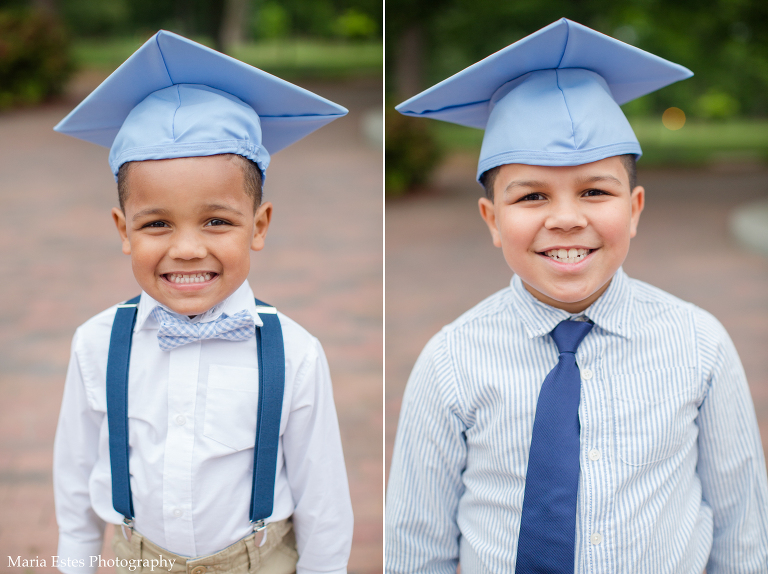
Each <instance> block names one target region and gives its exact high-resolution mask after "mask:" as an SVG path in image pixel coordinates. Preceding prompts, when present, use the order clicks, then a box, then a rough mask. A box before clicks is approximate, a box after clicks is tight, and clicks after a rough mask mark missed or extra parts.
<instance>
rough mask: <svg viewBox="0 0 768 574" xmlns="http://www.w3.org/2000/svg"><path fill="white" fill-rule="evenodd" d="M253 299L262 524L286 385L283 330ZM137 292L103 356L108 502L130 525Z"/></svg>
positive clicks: (255, 512)
mask: <svg viewBox="0 0 768 574" xmlns="http://www.w3.org/2000/svg"><path fill="white" fill-rule="evenodd" d="M255 301H256V311H257V312H258V314H259V317H260V318H261V320H262V323H263V325H262V326H261V327H256V349H257V353H258V360H259V405H258V411H257V419H256V446H255V447H254V453H253V490H252V491H251V512H250V516H251V522H252V523H254V528H255V529H256V530H260V529H262V528H264V519H265V518H267V517H269V516H270V515H271V514H272V505H273V501H274V492H275V472H276V470H277V446H278V441H279V436H280V416H281V413H282V409H283V389H284V387H285V350H284V346H283V330H282V328H281V327H280V319H279V318H278V317H277V311H276V310H275V308H274V307H271V306H269V305H267V304H266V303H263V302H261V301H259V300H258V299H256V300H255ZM138 303H139V297H134V298H133V299H131V300H129V301H126V302H125V303H124V304H122V305H118V306H117V313H116V315H115V321H114V323H113V324H112V335H111V337H110V340H109V354H108V358H107V423H108V425H109V458H110V465H111V467H112V506H114V508H115V510H117V511H118V512H119V513H120V514H122V515H123V516H124V517H125V521H124V522H125V524H127V525H128V526H133V516H134V515H133V498H132V496H131V481H130V471H129V469H128V366H129V362H130V358H131V340H132V337H133V326H134V324H135V323H136V309H137V305H138Z"/></svg>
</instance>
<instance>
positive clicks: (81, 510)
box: [54, 32, 352, 574]
mask: <svg viewBox="0 0 768 574" xmlns="http://www.w3.org/2000/svg"><path fill="white" fill-rule="evenodd" d="M345 113H346V110H345V109H344V108H342V107H341V106H338V105H336V104H333V103H332V102H329V101H327V100H325V99H323V98H320V97H319V96H316V95H314V94H311V93H310V92H307V91H306V90H303V89H301V88H298V87H296V86H293V85H291V84H289V83H287V82H284V81H282V80H279V79H278V78H275V77H274V76H271V75H269V74H266V73H264V72H261V71H260V70H257V69H255V68H252V67H250V66H247V65H245V64H243V63H241V62H238V61H237V60H233V59H232V58H229V57H227V56H223V55H221V54H218V53H216V52H214V51H213V50H209V49H208V48H205V47H204V46H200V45H199V44H196V43H194V42H190V41H189V40H186V39H184V38H182V37H180V36H177V35H175V34H171V33H168V32H159V33H158V34H157V35H155V36H154V37H153V38H151V39H150V40H149V41H147V43H146V44H145V45H144V46H142V48H140V49H139V50H138V51H137V52H136V53H135V54H134V55H133V56H132V57H131V58H130V59H129V60H128V61H126V62H125V63H124V64H123V65H122V66H121V67H120V68H119V69H118V70H117V71H116V72H115V73H114V74H113V75H112V76H110V77H109V78H108V79H107V80H105V82H104V83H103V84H102V85H101V86H99V88H97V89H96V90H95V91H94V92H93V94H91V95H90V96H89V97H88V98H87V99H86V100H84V101H83V102H82V103H81V104H80V105H79V106H78V107H77V108H76V109H75V110H74V111H73V112H72V113H71V114H69V116H67V118H65V119H64V120H63V121H62V122H61V123H60V124H59V125H58V126H57V128H56V129H57V130H58V131H61V132H63V133H68V134H70V135H74V136H76V137H80V138H81V139H86V140H87V141H92V142H94V143H98V144H100V145H105V146H107V147H110V148H111V151H110V166H111V168H112V170H113V173H114V174H115V177H116V179H117V181H118V192H119V200H120V208H119V209H118V208H115V209H113V212H112V216H113V219H114V221H115V224H116V226H117V229H118V231H119V233H120V236H121V238H122V243H123V252H124V253H126V254H129V255H130V256H131V263H132V267H133V271H134V276H135V277H136V280H137V282H138V283H139V285H140V286H141V288H142V290H143V291H142V294H141V296H140V298H136V299H133V300H131V301H129V302H127V303H126V304H122V305H118V306H116V307H112V308H110V309H107V310H106V311H104V312H102V313H100V314H99V315H97V316H95V317H94V318H92V319H90V320H89V321H87V322H86V323H85V324H84V325H82V326H81V327H80V328H79V329H78V330H77V333H76V334H75V338H74V340H73V344H72V357H71V360H70V365H69V370H68V374H67V382H66V386H65V391H64V398H63V400H62V410H61V416H60V420H59V426H58V429H57V433H56V441H55V446H54V489H55V495H56V515H57V521H58V523H59V531H60V536H59V550H58V556H59V568H60V570H61V571H62V572H65V573H70V572H72V573H73V572H94V571H95V570H96V568H97V567H98V566H99V560H98V558H99V555H100V551H101V547H102V543H103V540H102V539H103V532H104V527H105V524H106V523H107V522H111V523H115V524H117V523H120V522H123V528H116V533H115V540H114V541H113V547H114V549H115V552H116V555H117V559H118V571H134V570H135V568H136V567H137V566H138V567H140V566H144V567H151V565H152V564H157V563H160V562H157V561H162V560H165V561H166V562H165V563H164V564H166V565H168V564H172V568H173V569H175V570H173V571H184V572H187V571H189V572H195V574H201V573H202V572H205V571H207V570H210V569H215V570H216V571H220V572H238V573H239V572H243V573H245V572H256V571H258V572H276V573H277V572H285V573H289V572H294V571H297V572H307V573H309V572H338V573H343V572H346V564H347V560H348V557H349V551H350V546H351V538H352V509H351V503H350V499H349V489H348V485H347V478H346V471H345V468H344V459H343V454H342V451H341V441H340V437H339V429H338V422H337V419H336V412H335V407H334V404H333V397H332V389H331V382H330V375H329V373H328V366H327V363H326V360H325V356H324V354H323V351H322V348H321V346H320V344H319V343H318V341H317V340H316V339H315V338H314V337H312V336H311V335H310V334H309V333H307V332H306V331H305V330H304V329H302V328H301V327H300V326H299V325H297V324H296V323H295V322H293V321H291V320H290V319H289V318H287V317H285V316H284V315H282V314H280V313H278V312H277V311H276V310H275V309H274V308H273V307H270V306H268V305H266V304H263V303H261V302H260V301H257V300H254V298H253V293H252V292H251V289H250V287H249V285H248V283H247V280H246V279H247V276H248V272H249V267H250V251H251V250H255V251H258V250H260V249H262V248H263V247H264V240H265V237H266V234H267V230H268V228H269V223H270V220H271V215H272V205H271V204H270V203H269V202H262V197H261V188H262V183H263V178H264V173H265V171H266V168H267V166H268V164H269V156H270V154H271V153H275V152H276V151H278V150H280V149H282V148H283V147H285V146H287V145H290V144H291V143H293V142H294V141H296V140H298V139H300V138H301V137H303V136H304V135H306V134H308V133H310V132H311V131H313V130H315V129H317V128H318V127H320V126H322V125H324V124H325V123H328V122H329V121H332V120H333V119H336V118H338V117H341V116H342V115H344V114H345ZM121 515H122V516H121ZM153 560H154V561H156V562H152V561H153ZM166 569H167V568H166Z"/></svg>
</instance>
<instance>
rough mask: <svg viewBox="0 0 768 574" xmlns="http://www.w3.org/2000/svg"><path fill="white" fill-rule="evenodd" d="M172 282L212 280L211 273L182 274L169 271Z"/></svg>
mask: <svg viewBox="0 0 768 574" xmlns="http://www.w3.org/2000/svg"><path fill="white" fill-rule="evenodd" d="M166 276H167V277H168V281H170V282H171V283H203V282H205V281H210V280H211V277H212V275H211V274H210V273H194V274H191V275H182V274H180V273H168V274H167V275H166Z"/></svg>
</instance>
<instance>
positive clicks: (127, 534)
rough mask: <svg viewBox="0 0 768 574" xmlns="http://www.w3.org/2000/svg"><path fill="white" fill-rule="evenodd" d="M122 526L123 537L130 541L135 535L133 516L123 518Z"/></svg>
mask: <svg viewBox="0 0 768 574" xmlns="http://www.w3.org/2000/svg"><path fill="white" fill-rule="evenodd" d="M126 526H127V527H128V532H126V531H125V527H126ZM120 528H121V529H122V530H123V537H124V538H125V539H126V540H127V541H129V542H130V541H131V536H132V535H133V518H123V522H122V524H120Z"/></svg>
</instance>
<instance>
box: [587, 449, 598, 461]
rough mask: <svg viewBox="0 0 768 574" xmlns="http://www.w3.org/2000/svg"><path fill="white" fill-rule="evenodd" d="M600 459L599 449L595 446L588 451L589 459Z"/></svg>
mask: <svg viewBox="0 0 768 574" xmlns="http://www.w3.org/2000/svg"><path fill="white" fill-rule="evenodd" d="M599 459H600V451H599V450H597V449H596V448H593V449H592V450H590V451H589V460H599Z"/></svg>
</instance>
